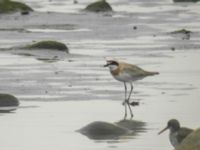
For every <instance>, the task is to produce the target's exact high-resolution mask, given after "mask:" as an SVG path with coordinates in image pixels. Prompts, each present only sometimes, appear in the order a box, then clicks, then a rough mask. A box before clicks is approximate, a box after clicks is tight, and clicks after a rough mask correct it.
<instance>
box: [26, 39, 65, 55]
mask: <svg viewBox="0 0 200 150" xmlns="http://www.w3.org/2000/svg"><path fill="white" fill-rule="evenodd" d="M23 48H25V49H31V50H33V49H51V50H59V51H66V52H67V53H68V48H67V46H66V45H65V44H63V43H61V42H57V41H40V42H36V43H33V44H30V45H27V46H25V47H23Z"/></svg>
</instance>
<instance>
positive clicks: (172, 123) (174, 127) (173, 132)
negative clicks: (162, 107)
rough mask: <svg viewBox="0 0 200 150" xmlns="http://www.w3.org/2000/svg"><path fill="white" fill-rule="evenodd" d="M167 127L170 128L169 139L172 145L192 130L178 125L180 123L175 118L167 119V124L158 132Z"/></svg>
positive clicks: (175, 144)
mask: <svg viewBox="0 0 200 150" xmlns="http://www.w3.org/2000/svg"><path fill="white" fill-rule="evenodd" d="M167 129H169V130H170V133H169V140H170V143H171V144H172V145H173V146H174V147H176V146H177V145H178V144H180V143H181V142H182V141H183V139H184V138H186V137H187V136H188V135H189V134H190V133H191V132H192V131H193V130H192V129H189V128H185V127H180V123H179V122H178V120H176V119H171V120H169V121H168V123H167V126H166V127H165V128H164V129H163V130H161V131H160V132H159V133H158V134H161V133H163V132H164V131H166V130H167Z"/></svg>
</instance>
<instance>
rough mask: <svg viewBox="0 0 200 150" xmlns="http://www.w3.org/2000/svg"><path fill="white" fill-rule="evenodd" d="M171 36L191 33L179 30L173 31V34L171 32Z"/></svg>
mask: <svg viewBox="0 0 200 150" xmlns="http://www.w3.org/2000/svg"><path fill="white" fill-rule="evenodd" d="M171 33H172V34H179V33H181V34H190V33H192V32H191V31H189V30H186V29H181V30H176V31H173V32H171Z"/></svg>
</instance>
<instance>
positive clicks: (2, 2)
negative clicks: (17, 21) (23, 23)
mask: <svg viewBox="0 0 200 150" xmlns="http://www.w3.org/2000/svg"><path fill="white" fill-rule="evenodd" d="M17 11H21V12H25V11H26V12H28V11H33V9H32V8H31V7H29V6H28V5H26V4H24V3H21V2H15V1H11V0H0V14H1V13H10V12H17Z"/></svg>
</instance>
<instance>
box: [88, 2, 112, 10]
mask: <svg viewBox="0 0 200 150" xmlns="http://www.w3.org/2000/svg"><path fill="white" fill-rule="evenodd" d="M85 10H86V11H91V12H109V11H112V7H111V6H110V4H109V3H107V2H106V0H99V1H97V2H94V3H91V4H89V5H88V6H87V7H86V8H85Z"/></svg>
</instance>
